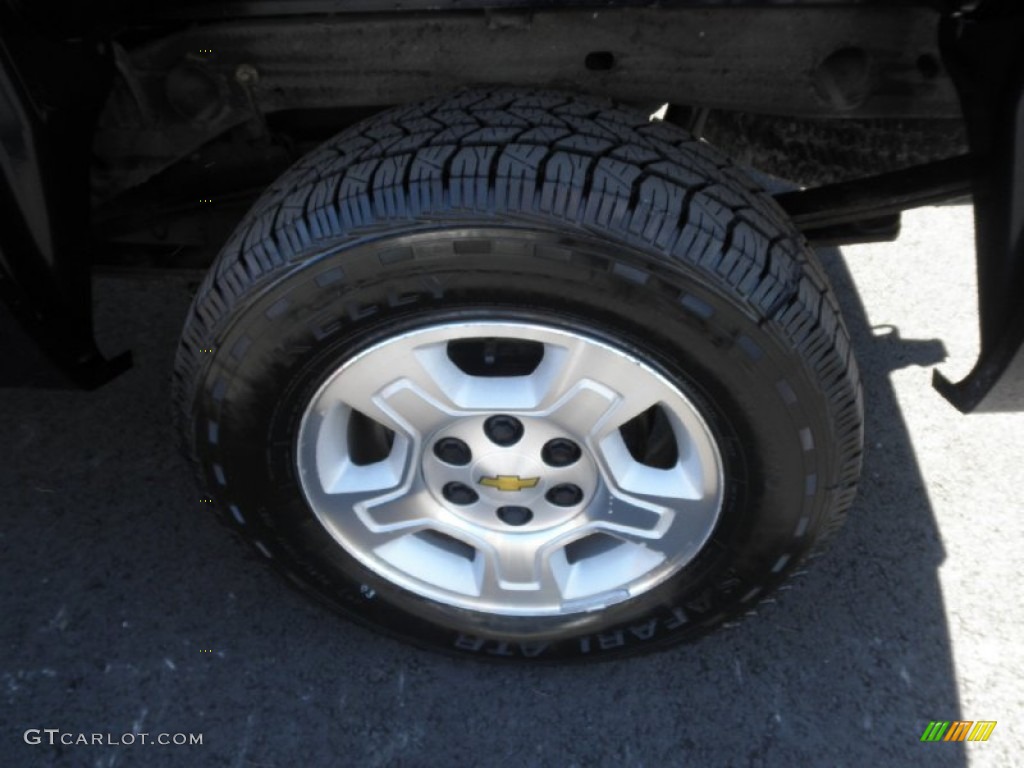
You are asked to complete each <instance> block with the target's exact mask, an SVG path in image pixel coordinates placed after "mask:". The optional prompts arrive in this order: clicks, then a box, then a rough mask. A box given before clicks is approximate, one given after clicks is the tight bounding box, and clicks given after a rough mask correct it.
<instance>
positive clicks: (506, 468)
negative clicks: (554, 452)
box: [470, 450, 547, 506]
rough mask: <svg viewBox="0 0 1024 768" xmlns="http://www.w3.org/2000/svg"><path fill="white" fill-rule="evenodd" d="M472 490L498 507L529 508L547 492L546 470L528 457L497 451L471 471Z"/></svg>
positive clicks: (480, 461) (483, 459) (484, 457)
mask: <svg viewBox="0 0 1024 768" xmlns="http://www.w3.org/2000/svg"><path fill="white" fill-rule="evenodd" d="M470 471H471V472H472V478H473V487H474V489H475V490H476V491H477V493H479V494H480V496H481V497H482V498H486V499H488V500H489V501H491V502H493V503H495V504H498V505H499V506H500V505H502V504H517V505H522V504H528V503H530V502H531V501H532V500H533V499H535V498H536V497H537V496H539V495H541V494H542V493H543V492H544V489H545V488H546V485H547V484H546V483H545V478H544V469H543V467H541V466H540V465H539V464H538V463H537V462H535V461H533V460H532V459H530V458H529V457H527V456H522V455H519V454H516V453H511V452H510V451H507V450H506V451H495V452H494V453H490V454H488V455H486V456H482V457H481V458H480V459H479V460H478V461H477V462H476V463H474V464H473V466H472V468H471V470H470Z"/></svg>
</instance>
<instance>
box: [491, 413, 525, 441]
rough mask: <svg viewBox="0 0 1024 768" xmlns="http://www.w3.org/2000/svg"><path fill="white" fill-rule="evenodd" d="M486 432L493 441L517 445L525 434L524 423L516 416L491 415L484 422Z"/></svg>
mask: <svg viewBox="0 0 1024 768" xmlns="http://www.w3.org/2000/svg"><path fill="white" fill-rule="evenodd" d="M484 434H486V435H487V437H488V438H489V439H490V441H491V442H492V443H497V444H498V445H502V446H509V445H515V444H516V443H518V442H519V439H520V438H521V437H522V436H523V423H522V422H521V421H519V419H517V418H516V417H514V416H491V417H490V418H489V419H487V421H485V422H484Z"/></svg>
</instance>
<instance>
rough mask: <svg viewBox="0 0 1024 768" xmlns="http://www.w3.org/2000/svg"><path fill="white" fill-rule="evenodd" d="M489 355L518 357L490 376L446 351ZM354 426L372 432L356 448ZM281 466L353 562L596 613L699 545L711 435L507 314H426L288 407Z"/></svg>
mask: <svg viewBox="0 0 1024 768" xmlns="http://www.w3.org/2000/svg"><path fill="white" fill-rule="evenodd" d="M484 340H487V341H486V342H485V341H484ZM488 345H490V346H488ZM505 349H514V350H516V351H517V353H519V352H521V350H528V351H529V354H530V355H531V356H532V359H531V360H529V361H528V363H522V362H521V361H520V362H519V363H517V365H519V366H520V367H521V368H522V370H518V369H517V370H514V371H513V373H514V374H516V375H492V372H491V371H490V370H481V369H477V368H473V367H471V366H468V365H466V364H465V363H464V361H463V360H461V359H459V358H458V357H457V356H455V355H454V354H453V350H472V351H474V353H475V352H476V351H478V350H482V352H481V353H480V354H481V355H482V357H481V360H482V361H483V362H482V363H481V365H485V366H486V365H488V364H493V361H494V360H495V359H496V354H497V355H500V354H502V353H503V351H504V350H505ZM488 350H489V351H488ZM495 350H497V352H495ZM488 355H489V357H488ZM488 361H491V362H490V363H488ZM527 368H529V370H527ZM498 373H507V371H500V370H499V371H498ZM483 374H487V375H483ZM495 416H497V417H500V418H498V419H496V420H494V419H492V417H495ZM364 417H365V418H364ZM488 419H492V420H491V421H488ZM655 423H656V424H657V425H656V426H653V427H650V426H649V425H651V424H655ZM516 424H518V426H519V431H520V433H521V436H520V437H519V438H518V439H517V440H515V441H514V443H513V444H502V443H507V441H508V440H509V439H510V437H514V436H515V432H516ZM637 424H640V425H641V426H642V429H640V432H641V433H644V432H643V431H644V430H647V432H646V433H644V434H647V439H648V443H649V442H650V434H653V433H654V432H655V431H657V430H660V432H659V435H658V444H657V453H658V457H659V458H658V460H657V461H652V460H650V458H649V456H650V454H651V451H652V450H654V449H652V448H651V446H650V445H649V444H645V443H643V442H641V443H639V444H638V443H637V438H636V434H637V429H638V428H635V425H637ZM357 425H358V426H360V428H362V429H364V430H365V429H366V428H369V429H371V430H375V434H376V435H377V437H378V438H381V439H378V440H377V444H378V450H377V452H376V453H375V454H374V455H372V456H369V458H367V456H365V455H357V454H359V453H361V452H363V451H362V449H361V448H360V445H361V443H360V442H359V440H361V439H363V440H364V442H365V439H364V438H353V436H352V435H353V429H354V427H355V426H357ZM367 425H370V426H369V427H367ZM630 430H632V431H630ZM495 438H500V439H501V442H495ZM353 440H355V442H353ZM557 440H567V441H569V443H570V445H574V446H576V448H577V449H578V453H579V456H578V458H576V459H573V460H571V461H569V462H568V463H567V464H563V462H565V461H566V460H567V459H572V456H573V455H574V451H573V450H572V448H571V447H569V446H566V445H565V444H563V443H558V444H557V445H558V448H559V449H560V452H556V451H555V449H554V448H551V447H550V446H551V445H553V444H552V443H551V441H557ZM460 443H461V445H460ZM545 446H548V448H545ZM463 447H464V448H465V449H466V450H467V451H468V452H469V455H470V459H469V460H468V461H465V462H464V459H465V458H466V455H465V451H463ZM641 449H642V450H643V451H646V452H647V453H645V454H639V455H638V453H639V451H640V450H641ZM546 451H547V452H546ZM453 452H454V453H453ZM453 455H454V456H455V459H456V460H453V458H452V456H453ZM552 457H554V458H552ZM556 459H557V461H556ZM297 462H298V470H299V478H300V482H301V485H302V489H303V492H304V494H305V496H306V500H307V501H308V503H309V505H310V507H311V509H312V510H313V512H314V514H315V515H316V517H317V519H318V520H319V521H320V523H321V524H322V525H323V526H324V528H325V529H326V530H327V531H328V533H329V534H330V535H331V536H332V537H333V538H334V540H335V541H337V543H338V544H339V545H340V546H342V547H343V548H344V549H345V551H346V552H348V553H349V554H350V555H351V556H352V557H354V558H355V559H356V560H358V561H359V562H360V563H362V564H363V565H364V566H365V567H366V568H368V569H369V570H371V571H373V572H374V573H375V574H377V575H378V576H379V577H381V578H382V579H384V580H386V581H387V582H390V583H392V584H395V585H398V586H400V587H402V588H404V589H406V590H409V591H410V592H413V593H415V594H417V595H420V596H422V597H425V598H428V599H430V600H434V601H437V602H440V603H445V604H448V605H452V606H456V607H458V608H463V609H467V610H473V611H479V612H483V613H491V614H500V615H506V616H551V615H555V616H558V615H565V614H570V613H578V612H581V611H593V610H599V609H601V608H604V607H605V606H608V605H611V604H614V603H618V602H621V601H623V600H627V599H630V598H633V597H636V596H638V595H640V594H643V593H644V592H647V591H649V590H650V589H652V588H654V587H655V586H657V585H658V584H661V583H663V582H664V581H665V580H666V579H668V578H670V577H671V576H672V575H673V574H675V573H677V572H678V571H679V569H681V568H682V567H683V566H685V565H686V564H687V563H688V562H690V561H691V560H692V559H693V558H694V557H695V556H696V554H697V553H698V552H699V551H700V549H701V548H702V547H703V546H704V544H705V543H706V542H707V540H708V538H709V536H710V535H711V532H712V531H713V530H714V528H715V525H716V523H717V520H718V516H719V513H720V510H721V506H722V493H723V484H724V481H723V473H722V460H721V456H720V453H719V451H718V448H717V445H716V443H715V440H714V438H713V436H712V434H711V431H710V430H709V428H708V426H707V424H706V422H705V421H704V419H703V418H702V416H701V414H700V413H699V411H698V410H697V408H696V407H695V405H694V404H693V402H692V401H691V400H690V399H689V398H687V397H686V396H685V395H684V394H683V393H682V392H681V391H680V390H679V389H678V388H676V387H675V386H673V385H672V384H671V383H670V382H669V381H668V380H667V379H666V378H665V377H664V376H662V375H661V374H659V373H658V372H657V371H656V370H654V369H653V368H652V367H650V366H649V365H647V364H645V363H644V362H643V361H641V360H639V359H637V358H636V357H633V356H631V355H630V354H628V353H627V352H625V351H623V350H621V349H618V348H616V347H613V346H611V345H609V344H606V343H605V342H602V341H599V340H597V339H595V338H592V337H589V336H586V335H583V334H579V333H574V332H570V331H566V330H562V329H559V328H555V327H550V326H546V325H540V324H534V323H525V322H524V323H519V322H497V321H495V322H492V321H480V322H468V323H458V324H455V323H449V324H439V325H435V326H431V327H428V328H424V329H420V330H416V331H412V332H409V333H404V334H401V335H398V336H395V337H393V338H390V339H388V340H387V341H384V342H381V343H379V344H377V345H375V346H373V347H371V348H369V349H367V350H365V351H364V352H362V353H361V354H359V355H357V356H356V357H354V358H352V359H350V360H348V361H347V362H345V363H344V364H343V365H341V366H340V367H339V368H338V369H337V370H336V371H334V372H333V373H332V374H331V375H330V376H329V377H328V378H327V380H326V381H325V382H324V384H323V385H322V386H321V387H320V388H319V389H318V391H317V392H316V394H315V395H314V396H313V398H312V399H311V401H310V403H309V405H308V407H307V409H306V411H305V413H304V414H303V417H302V421H301V424H300V428H299V434H298V451H297ZM551 462H553V463H551ZM459 486H461V488H460V487H459ZM466 488H468V489H469V492H468V493H467V492H466V490H465V489H466ZM567 489H568V490H567ZM474 495H475V497H476V498H475V500H474V499H473V496H474ZM509 508H512V512H509ZM517 510H518V511H517ZM523 510H526V511H525V512H524V511H523Z"/></svg>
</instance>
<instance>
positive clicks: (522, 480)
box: [480, 475, 540, 491]
mask: <svg viewBox="0 0 1024 768" xmlns="http://www.w3.org/2000/svg"><path fill="white" fill-rule="evenodd" d="M539 482H540V478H539V477H519V475H496V476H495V477H481V478H480V485H486V486H487V487H488V488H496V489H498V490H499V491H521V490H523V488H534V487H536V485H537V483H539Z"/></svg>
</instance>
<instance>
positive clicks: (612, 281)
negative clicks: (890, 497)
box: [174, 89, 862, 662]
mask: <svg viewBox="0 0 1024 768" xmlns="http://www.w3.org/2000/svg"><path fill="white" fill-rule="evenodd" d="M174 393H175V401H176V405H177V408H178V415H179V417H180V425H181V429H182V434H183V436H184V442H185V445H186V450H187V452H188V454H189V456H190V457H191V459H192V461H193V462H194V463H195V466H196V467H197V469H198V472H199V474H200V475H201V478H202V481H203V483H204V484H205V486H206V487H207V488H208V489H209V493H210V496H211V498H212V499H213V501H214V502H215V508H216V509H217V510H219V514H220V515H221V517H222V518H223V520H224V521H225V522H226V523H227V524H228V525H230V526H231V527H232V528H234V529H235V530H236V531H237V532H238V533H239V534H240V535H241V536H243V537H244V538H245V539H246V540H248V542H249V543H251V544H252V545H253V546H254V547H255V548H256V550H257V551H258V552H259V553H260V554H261V555H262V556H263V557H265V558H267V559H269V560H270V561H272V563H273V564H274V565H275V566H277V567H278V568H279V569H280V570H282V571H283V572H284V573H285V575H286V576H288V577H289V579H290V580H291V581H292V582H293V583H295V584H296V585H298V586H300V587H301V588H302V589H303V590H305V591H306V592H308V593H312V594H313V595H315V596H317V597H319V598H321V599H323V600H325V601H326V602H327V603H329V604H330V605H332V606H334V607H335V608H337V609H340V611H341V612H343V613H344V614H346V615H347V616H349V617H351V618H353V619H355V620H357V621H359V622H361V623H363V624H364V625H367V626H370V627H372V628H374V629H376V630H378V631H381V632H384V633H387V634H389V635H392V636H396V637H399V638H402V639H404V640H407V641H410V642H413V643H415V644H417V645H420V646H423V647H428V648H432V649H436V650H442V651H447V652H451V653H455V654H461V655H469V656H475V657H480V658H489V659H495V660H520V661H522V660H527V661H541V662H543V661H569V660H577V659H591V658H611V657H615V656H620V655H626V654H632V653H637V652H643V651H648V650H652V649H655V648H660V647H664V646H666V645H669V644H672V643H676V642H678V641H682V640H690V639H693V638H696V637H698V636H701V635H702V634H704V633H706V632H707V631H709V630H710V629H712V628H714V627H716V626H718V625H720V624H722V623H724V622H727V621H728V620H730V619H732V618H735V617H738V616H741V615H743V614H746V613H748V612H750V611H751V610H752V609H753V608H754V607H755V606H756V605H757V603H758V602H759V600H761V599H762V598H763V597H765V596H766V595H767V594H768V593H769V592H770V591H771V590H772V589H773V588H774V587H775V586H777V585H778V584H779V583H780V582H781V581H783V580H784V579H785V578H786V577H787V576H788V575H789V574H791V573H792V572H793V570H794V568H795V567H796V566H797V565H798V563H800V562H801V561H803V560H804V559H805V558H806V557H807V556H809V555H810V554H812V553H814V552H815V551H817V550H818V549H820V546H821V545H822V543H823V542H824V541H825V540H826V539H828V538H829V536H830V535H831V534H832V533H833V532H834V531H835V530H836V529H837V527H838V526H839V525H840V523H841V522H842V519H843V516H844V514H845V511H846V509H847V508H848V507H849V505H850V503H851V501H852V499H853V496H854V492H855V486H856V482H857V477H858V474H859V471H860V455H861V443H862V404H861V389H860V384H859V380H858V374H857V369H856V364H855V362H854V359H853V355H852V352H851V349H850V343H849V338H848V336H847V332H846V329H845V327H844V325H843V323H842V320H841V319H840V316H839V311H838V308H837V304H836V301H835V298H834V296H833V294H832V291H831V289H830V287H829V286H828V283H827V281H826V279H825V277H824V276H823V274H822V271H821V269H820V266H819V265H818V264H817V262H816V260H815V258H814V256H813V254H812V253H811V252H810V250H809V249H808V247H807V245H806V244H805V243H804V241H803V240H802V239H801V237H800V236H799V234H798V233H797V232H796V231H795V229H794V228H793V226H792V224H791V223H790V222H789V221H788V220H787V219H786V217H785V215H784V214H783V213H782V211H781V210H780V209H779V208H778V207H777V206H776V205H775V204H774V202H773V201H772V199H771V198H770V197H769V196H768V195H767V194H765V193H764V192H763V191H762V190H761V189H760V188H759V187H758V186H757V185H756V184H755V183H754V182H753V181H752V180H751V179H750V178H748V177H747V176H745V175H744V174H743V173H741V172H739V171H738V170H737V169H735V168H734V167H733V166H732V165H730V163H729V162H728V161H727V160H726V159H724V158H723V157H722V156H720V155H719V154H717V153H716V152H715V151H714V150H713V149H712V148H710V147H709V146H708V145H706V144H704V143H702V142H699V141H695V140H693V139H692V138H691V137H689V136H688V135H687V134H685V133H684V132H682V131H681V130H680V129H678V128H676V127H674V126H671V125H668V124H665V123H659V122H649V121H648V119H647V118H646V117H645V116H644V115H641V114H637V113H635V112H632V111H630V110H628V109H625V108H620V107H617V106H614V105H611V104H609V103H607V102H604V101H602V100H599V99H595V98H592V97H585V96H575V95H568V94H562V93H552V92H536V91H528V90H520V89H502V90H494V91H486V92H485V91H476V90H474V91H468V92H464V93H460V94H457V95H454V96H449V97H447V98H443V99H437V100H434V101H429V102H426V103H423V104H418V105H415V106H409V107H403V108H400V109H395V110H393V111H390V112H387V113H383V114H380V115H377V116H375V117H373V118H372V119H370V120H368V121H367V122H365V123H362V124H360V125H358V126H355V127H353V128H351V129H349V130H346V131H345V132H343V133H342V134H340V135H339V136H337V137H336V138H334V139H333V140H331V141H329V142H327V143H326V144H325V145H323V146H322V147H320V148H319V149H318V150H316V151H314V152H313V153H312V154H310V155H309V156H307V157H306V158H304V159H303V160H301V161H300V162H299V163H298V164H297V165H296V166H295V167H293V168H292V169H291V170H290V171H288V172H287V173H286V174H285V175H284V176H283V177H282V178H281V179H280V180H279V181H278V182H277V183H275V184H274V185H273V187H272V188H270V189H269V190H268V191H267V192H266V193H265V194H264V195H263V196H262V198H261V199H260V200H259V201H258V202H257V204H256V205H255V206H254V208H253V210H252V211H251V212H250V213H249V214H248V215H247V217H246V218H245V220H244V221H243V222H242V223H241V224H240V226H239V227H238V229H237V231H236V232H235V234H234V235H233V237H232V238H231V240H230V241H229V242H228V244H227V245H226V247H225V248H224V250H223V252H222V253H221V254H220V256H219V257H218V259H217V260H216V262H215V264H214V266H213V267H212V269H211V271H210V273H209V275H208V277H207V279H206V280H205V282H204V283H203V284H202V286H201V287H200V289H199V291H198V293H197V295H196V297H195V300H194V302H193V305H192V308H191V311H190V313H189V316H188V319H187V322H186V324H185V328H184V332H183V336H182V342H181V346H180V348H179V350H178V355H177V359H176V366H175V384H174ZM559 440H563V441H564V442H558V441H559ZM552 441H554V442H552ZM552 445H555V446H559V447H558V448H557V450H556V448H552ZM517 502H518V503H517ZM205 506H208V505H205ZM510 510H511V511H510Z"/></svg>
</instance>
